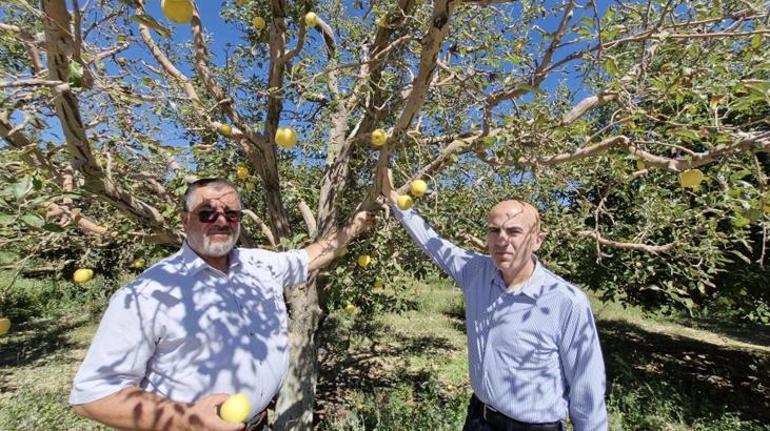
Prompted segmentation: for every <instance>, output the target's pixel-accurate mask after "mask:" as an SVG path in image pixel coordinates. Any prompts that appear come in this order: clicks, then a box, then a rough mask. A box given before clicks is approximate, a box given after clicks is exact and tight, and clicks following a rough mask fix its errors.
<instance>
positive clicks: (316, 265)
mask: <svg viewBox="0 0 770 431" xmlns="http://www.w3.org/2000/svg"><path fill="white" fill-rule="evenodd" d="M372 225H374V215H373V214H372V213H371V212H369V211H359V212H357V213H356V214H355V215H354V216H353V218H352V219H351V220H350V223H348V225H347V226H345V227H344V228H343V229H342V230H340V231H339V232H335V233H332V234H331V235H329V236H328V237H326V238H324V239H322V240H320V241H317V242H314V243H312V244H310V245H309V246H307V247H305V251H306V252H307V255H308V272H313V271H315V270H318V269H321V268H323V267H325V266H326V265H328V264H329V263H330V262H331V261H332V260H334V256H336V255H337V253H338V252H339V250H340V249H342V247H345V246H346V245H347V244H348V243H349V242H350V241H351V240H353V238H355V237H357V236H358V235H360V234H362V233H363V232H365V231H367V230H369V229H370V228H371V227H372Z"/></svg>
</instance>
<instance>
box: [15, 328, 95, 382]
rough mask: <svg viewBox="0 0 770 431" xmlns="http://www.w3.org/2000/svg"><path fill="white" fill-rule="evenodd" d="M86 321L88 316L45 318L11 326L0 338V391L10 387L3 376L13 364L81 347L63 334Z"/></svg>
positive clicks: (30, 361) (18, 364)
mask: <svg viewBox="0 0 770 431" xmlns="http://www.w3.org/2000/svg"><path fill="white" fill-rule="evenodd" d="M88 322H89V320H88V319H77V320H53V319H46V320H39V321H32V322H27V323H24V324H22V325H20V326H18V327H16V328H12V332H11V333H10V334H9V336H6V337H4V339H3V340H2V341H0V370H1V371H0V393H2V392H8V391H10V390H12V389H13V388H9V387H8V386H7V379H6V378H5V376H7V375H9V374H10V373H11V372H12V368H15V367H22V366H26V365H31V364H33V363H35V362H36V361H38V360H41V359H43V358H45V357H47V356H49V355H51V354H54V353H56V352H58V351H68V350H72V349H73V348H77V347H80V346H79V344H78V343H75V342H72V341H70V340H69V339H68V338H67V336H66V334H67V332H69V331H71V330H73V329H75V328H78V327H81V326H83V325H85V324H87V323H88Z"/></svg>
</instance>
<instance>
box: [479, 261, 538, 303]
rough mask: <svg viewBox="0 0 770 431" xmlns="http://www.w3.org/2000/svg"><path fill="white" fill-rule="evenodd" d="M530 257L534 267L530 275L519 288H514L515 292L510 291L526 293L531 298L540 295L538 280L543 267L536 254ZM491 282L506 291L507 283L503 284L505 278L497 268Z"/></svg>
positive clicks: (512, 293)
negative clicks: (533, 261)
mask: <svg viewBox="0 0 770 431" xmlns="http://www.w3.org/2000/svg"><path fill="white" fill-rule="evenodd" d="M532 259H534V260H535V269H534V270H533V271H532V275H530V276H529V278H528V279H527V281H525V282H524V285H523V286H521V288H520V289H518V290H516V291H515V292H511V295H526V296H528V297H530V298H532V299H536V298H537V297H538V296H540V283H539V282H540V280H542V278H543V274H544V271H545V268H544V267H543V265H542V264H541V263H540V259H538V258H537V256H535V255H532ZM492 282H493V283H494V284H495V285H497V287H498V288H499V289H501V290H502V291H503V292H507V291H508V285H506V284H505V280H504V279H503V275H502V274H501V273H500V270H499V269H498V270H497V273H496V274H495V278H494V279H493V280H492Z"/></svg>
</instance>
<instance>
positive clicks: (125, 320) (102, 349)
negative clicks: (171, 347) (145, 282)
mask: <svg viewBox="0 0 770 431" xmlns="http://www.w3.org/2000/svg"><path fill="white" fill-rule="evenodd" d="M154 338H155V337H154V335H153V329H152V328H151V327H149V326H147V325H143V324H142V308H141V304H140V297H139V296H138V295H137V293H136V291H135V290H133V289H129V288H123V289H120V290H118V291H117V292H115V294H114V295H113V296H112V298H111V299H110V303H109V306H108V307H107V310H106V311H105V312H104V315H103V316H102V319H101V322H100V323H99V328H98V329H97V331H96V335H95V336H94V339H93V341H92V343H91V347H90V348H89V349H88V353H87V354H86V357H85V359H84V360H83V363H82V365H81V366H80V369H79V370H78V372H77V374H76V375H75V379H74V382H73V384H72V391H71V392H70V398H69V403H70V404H72V405H75V404H85V403H89V402H91V401H95V400H98V399H100V398H104V397H106V396H108V395H112V394H114V393H116V392H118V391H120V390H121V389H124V388H127V387H131V386H139V385H140V383H141V381H142V379H143V378H144V376H145V372H146V368H147V362H148V361H149V360H150V358H151V357H152V355H153V353H154V351H155V344H156V342H155V339H154Z"/></svg>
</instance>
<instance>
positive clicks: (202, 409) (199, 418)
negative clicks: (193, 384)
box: [182, 394, 246, 431]
mask: <svg viewBox="0 0 770 431" xmlns="http://www.w3.org/2000/svg"><path fill="white" fill-rule="evenodd" d="M229 397H230V395H228V394H214V395H209V396H206V397H203V398H200V399H199V400H197V401H195V402H193V403H191V404H190V405H189V406H190V407H189V409H188V410H187V411H186V412H185V415H184V422H186V423H185V424H183V425H185V426H188V427H186V428H182V429H186V430H212V431H239V430H243V429H245V428H246V425H244V424H229V423H227V422H225V421H223V420H222V418H220V417H219V406H220V405H222V403H224V402H225V400H226V399H227V398H229Z"/></svg>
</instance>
